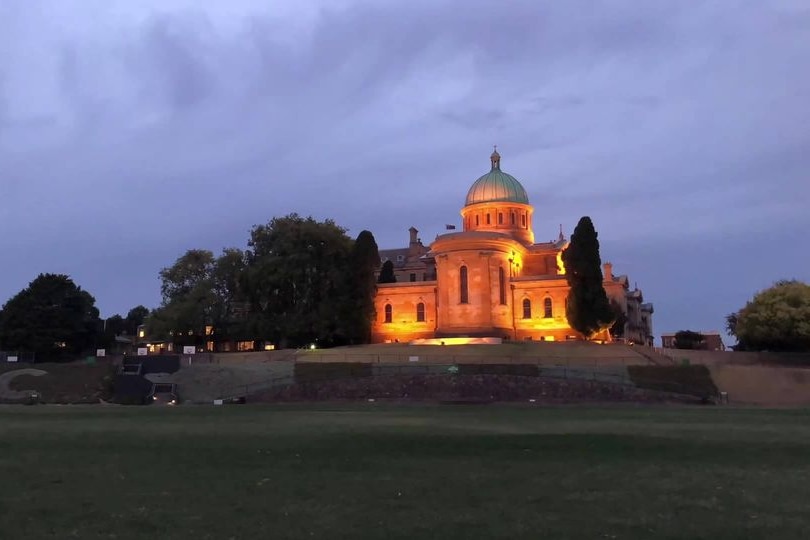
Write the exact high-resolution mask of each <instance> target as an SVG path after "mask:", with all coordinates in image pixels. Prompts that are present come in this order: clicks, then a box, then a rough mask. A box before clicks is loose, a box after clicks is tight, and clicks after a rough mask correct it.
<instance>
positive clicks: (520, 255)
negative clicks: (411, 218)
mask: <svg viewBox="0 0 810 540" xmlns="http://www.w3.org/2000/svg"><path fill="white" fill-rule="evenodd" d="M490 160H491V169H490V171H489V172H488V173H487V174H485V175H483V176H481V177H480V178H479V179H478V180H476V181H475V183H474V184H473V185H472V187H471V188H470V190H469V192H468V193H467V199H466V201H465V205H464V208H463V209H462V210H461V218H462V224H463V230H462V231H461V232H450V233H447V234H442V235H439V236H437V237H436V239H435V241H434V242H433V243H432V244H431V245H430V247H429V248H428V247H425V246H423V245H422V242H421V240H420V239H419V238H418V231H417V230H416V229H415V228H413V227H411V229H410V231H409V232H410V243H409V246H408V247H407V248H402V249H392V250H381V251H380V256H381V258H382V260H383V262H385V261H386V260H390V261H392V263H393V264H394V269H395V275H396V277H397V282H396V283H386V284H379V285H378V289H377V294H376V298H375V308H376V319H375V322H374V326H373V340H374V341H375V342H378V343H379V342H395V341H398V342H409V341H412V340H416V339H425V338H450V337H497V338H502V339H514V340H526V339H532V340H546V341H560V340H565V339H571V338H578V337H579V336H578V334H577V332H576V331H574V330H573V329H571V327H570V326H569V325H568V321H567V319H566V316H565V303H566V299H567V297H568V283H567V281H566V279H565V268H564V267H563V263H562V252H563V251H564V250H565V249H566V248H567V247H568V240H567V239H566V238H565V236H564V235H563V233H562V229H561V230H560V233H559V237H558V238H557V239H556V240H554V241H551V242H540V243H536V242H535V240H534V229H533V222H532V217H533V213H534V209H533V208H532V206H531V205H530V204H529V198H528V195H527V193H526V190H525V189H524V188H523V186H522V185H521V183H520V182H519V181H518V180H517V179H516V178H515V177H513V176H511V175H509V174H507V173H505V172H503V171H502V170H501V156H500V155H499V154H498V152H497V151H495V152H493V153H492V155H491V156H490ZM604 286H605V290H606V292H607V294H608V297H609V298H611V299H613V300H615V301H616V302H617V303H618V305H619V306H620V307H621V309H622V310H623V311H624V312H625V315H626V317H627V319H628V323H627V324H625V328H624V337H625V338H626V339H627V340H629V341H634V342H637V343H644V344H649V345H652V311H653V310H652V304H642V303H641V301H642V296H641V291H639V290H638V289H635V290H633V291H630V290H629V286H628V279H627V277H626V276H619V277H614V276H613V272H612V266H611V265H610V263H606V264H605V265H604ZM634 310H635V312H636V313H637V314H638V316H636V317H635V318H633V319H632V322H631V317H630V316H631V315H632V314H633V311H634ZM642 321H643V322H644V324H642ZM644 325H646V326H644Z"/></svg>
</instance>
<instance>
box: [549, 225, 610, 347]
mask: <svg viewBox="0 0 810 540" xmlns="http://www.w3.org/2000/svg"><path fill="white" fill-rule="evenodd" d="M562 259H563V263H564V264H565V277H566V279H567V280H568V285H569V286H570V287H571V290H570V292H569V293H568V306H567V309H566V316H567V317H568V323H569V324H570V325H571V328H573V329H574V330H577V331H578V332H580V333H582V334H583V335H584V336H585V337H587V338H590V337H592V336H593V335H594V334H596V333H597V332H599V331H601V330H604V329H606V328H609V327H610V326H611V325H612V324H613V322H614V321H615V319H616V315H615V313H613V310H612V309H611V307H610V302H609V301H608V297H607V293H606V292H605V287H604V285H603V277H602V261H601V258H600V256H599V239H598V234H597V232H596V230H595V229H594V227H593V222H591V218H590V217H588V216H583V217H582V218H581V219H580V220H579V223H577V226H576V228H575V229H574V234H573V235H571V243H570V244H569V245H568V248H567V249H566V250H565V251H563V254H562Z"/></svg>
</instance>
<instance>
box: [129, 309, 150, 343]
mask: <svg viewBox="0 0 810 540" xmlns="http://www.w3.org/2000/svg"><path fill="white" fill-rule="evenodd" d="M148 316H149V309H148V308H146V307H145V306H135V307H134V308H132V309H130V310H129V312H128V313H127V316H126V318H125V319H124V332H126V333H127V334H129V335H130V336H134V335H135V334H136V333H137V331H138V327H139V326H140V325H142V324H143V323H144V321H145V320H146V317H148Z"/></svg>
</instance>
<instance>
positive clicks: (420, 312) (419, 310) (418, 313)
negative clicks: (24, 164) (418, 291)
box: [416, 302, 425, 322]
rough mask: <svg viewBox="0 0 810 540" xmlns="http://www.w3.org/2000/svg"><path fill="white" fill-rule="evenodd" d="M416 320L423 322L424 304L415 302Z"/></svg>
mask: <svg viewBox="0 0 810 540" xmlns="http://www.w3.org/2000/svg"><path fill="white" fill-rule="evenodd" d="M416 322H425V304H423V303H422V302H419V303H418V304H416Z"/></svg>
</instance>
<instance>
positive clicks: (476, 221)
mask: <svg viewBox="0 0 810 540" xmlns="http://www.w3.org/2000/svg"><path fill="white" fill-rule="evenodd" d="M475 226H476V227H478V216H475Z"/></svg>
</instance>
